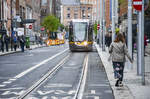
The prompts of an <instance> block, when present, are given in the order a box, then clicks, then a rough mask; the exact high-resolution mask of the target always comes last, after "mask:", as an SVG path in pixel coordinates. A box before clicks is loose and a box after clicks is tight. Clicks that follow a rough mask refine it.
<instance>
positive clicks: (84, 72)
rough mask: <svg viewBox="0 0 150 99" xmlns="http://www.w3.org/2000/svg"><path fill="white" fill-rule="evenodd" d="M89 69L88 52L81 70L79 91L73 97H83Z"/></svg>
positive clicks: (75, 98) (78, 98)
mask: <svg viewBox="0 0 150 99" xmlns="http://www.w3.org/2000/svg"><path fill="white" fill-rule="evenodd" d="M87 71H88V54H87V55H86V57H85V59H84V63H83V69H82V72H81V76H80V80H79V83H78V87H77V91H76V93H75V95H74V97H73V99H82V96H83V93H84V88H85V83H86V77H87Z"/></svg>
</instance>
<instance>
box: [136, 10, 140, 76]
mask: <svg viewBox="0 0 150 99" xmlns="http://www.w3.org/2000/svg"><path fill="white" fill-rule="evenodd" d="M137 15H138V16H137V19H138V24H137V46H136V47H137V75H141V68H140V58H141V57H140V56H139V55H141V54H139V52H140V51H139V49H140V46H139V44H140V31H141V29H140V21H141V20H140V13H139V12H138V14H137Z"/></svg>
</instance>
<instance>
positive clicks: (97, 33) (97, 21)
mask: <svg viewBox="0 0 150 99" xmlns="http://www.w3.org/2000/svg"><path fill="white" fill-rule="evenodd" d="M96 17H97V18H96V19H97V24H99V15H98V0H97V15H96ZM98 40H99V30H97V43H99V42H98Z"/></svg>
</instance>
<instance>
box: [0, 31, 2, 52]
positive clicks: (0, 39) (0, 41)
mask: <svg viewBox="0 0 150 99" xmlns="http://www.w3.org/2000/svg"><path fill="white" fill-rule="evenodd" d="M1 50H2V34H0V51H1Z"/></svg>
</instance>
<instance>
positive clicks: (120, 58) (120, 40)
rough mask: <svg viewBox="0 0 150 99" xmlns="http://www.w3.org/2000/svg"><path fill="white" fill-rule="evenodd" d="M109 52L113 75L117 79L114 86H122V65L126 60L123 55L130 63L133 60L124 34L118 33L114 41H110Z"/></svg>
mask: <svg viewBox="0 0 150 99" xmlns="http://www.w3.org/2000/svg"><path fill="white" fill-rule="evenodd" d="M109 53H110V54H111V57H112V63H113V68H114V77H115V79H117V81H116V84H115V86H116V87H118V86H123V84H122V81H123V71H124V65H125V61H126V58H125V56H127V57H128V59H129V60H130V62H131V63H132V62H133V60H132V58H131V57H130V55H129V53H128V49H127V47H126V44H125V39H124V36H123V35H122V34H121V33H118V34H117V36H116V39H115V40H114V42H112V43H111V45H110V47H109Z"/></svg>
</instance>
